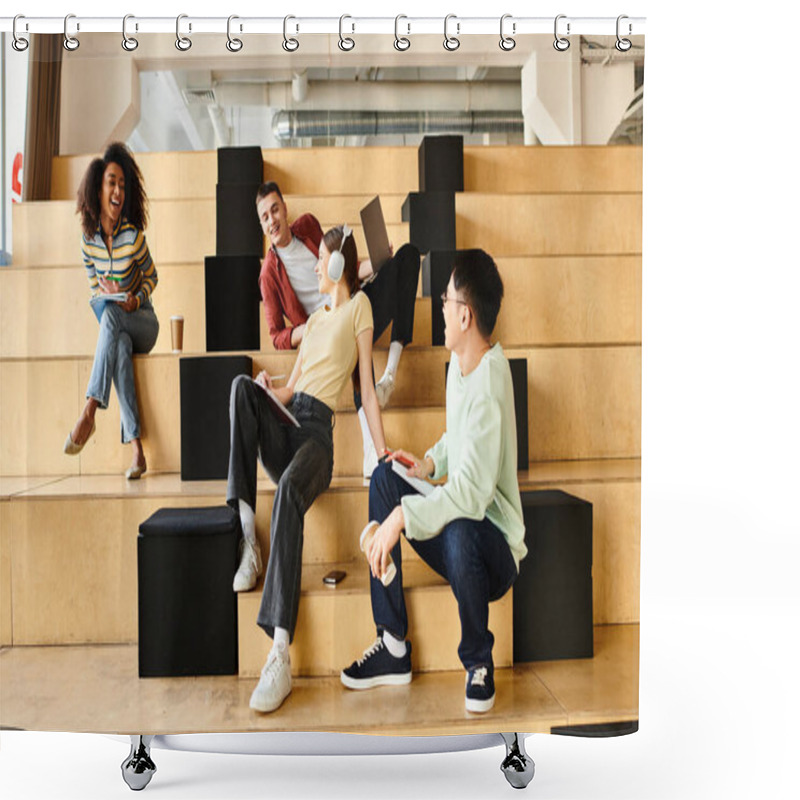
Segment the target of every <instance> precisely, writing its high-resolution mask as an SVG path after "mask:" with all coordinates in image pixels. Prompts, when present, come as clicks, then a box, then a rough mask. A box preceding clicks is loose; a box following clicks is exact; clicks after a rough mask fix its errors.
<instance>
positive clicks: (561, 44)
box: [553, 14, 569, 53]
mask: <svg viewBox="0 0 800 800" xmlns="http://www.w3.org/2000/svg"><path fill="white" fill-rule="evenodd" d="M566 18H567V15H566V14H559V15H558V16H557V17H556V21H555V25H554V26H553V35H554V36H555V37H556V38H555V41H554V42H553V47H555V49H556V50H558V52H559V53H563V52H564V51H565V50H569V39H565V38H564V37H563V36H559V35H558V21H559V20H560V19H566ZM567 35H568V36H569V22H568V23H567Z"/></svg>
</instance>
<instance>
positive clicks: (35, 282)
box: [0, 256, 642, 405]
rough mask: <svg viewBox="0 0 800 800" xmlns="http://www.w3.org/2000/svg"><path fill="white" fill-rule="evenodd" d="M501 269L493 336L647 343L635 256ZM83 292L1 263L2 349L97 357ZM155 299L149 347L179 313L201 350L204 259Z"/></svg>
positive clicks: (180, 268)
mask: <svg viewBox="0 0 800 800" xmlns="http://www.w3.org/2000/svg"><path fill="white" fill-rule="evenodd" d="M498 268H499V270H500V274H501V276H502V277H503V283H504V287H505V296H504V299H503V304H502V307H501V309H500V314H499V316H498V320H497V326H496V328H495V332H494V337H493V338H494V340H496V341H499V342H502V343H503V345H504V346H505V347H509V346H520V345H556V344H557V345H563V344H571V345H576V344H577V345H580V344H609V343H625V344H638V343H640V342H641V275H642V273H641V258H640V257H639V256H585V257H580V258H572V257H568V256H564V257H553V258H547V257H542V258H536V257H525V258H507V259H499V260H498ZM65 298H69V299H70V302H65ZM87 298H88V288H87V282H86V276H85V273H84V270H83V267H80V266H70V267H52V268H48V269H28V268H15V267H7V268H6V269H4V270H2V271H0V357H3V358H21V357H23V358H24V357H29V358H30V357H32V358H41V357H46V356H90V355H92V354H93V353H94V348H95V344H96V342H97V322H96V320H95V317H94V314H93V313H92V312H91V310H90V308H89V306H88V302H86V303H85V305H82V304H83V301H84V300H86V299H87ZM72 301H74V302H72ZM153 304H154V307H155V309H156V313H157V315H158V317H159V320H160V322H161V326H162V330H161V334H160V336H159V338H158V341H157V342H156V345H155V347H154V348H153V351H152V352H153V353H168V352H170V350H171V341H170V333H169V317H170V316H172V315H173V314H181V315H183V317H184V319H185V323H184V351H185V352H186V353H203V352H205V344H206V342H205V305H204V304H205V277H204V268H203V264H202V263H196V264H181V265H174V264H165V265H162V266H160V267H159V269H158V286H157V287H156V291H155V293H154V294H153ZM433 314H436V315H438V314H441V303H440V302H438V300H437V301H435V302H432V301H431V299H430V298H423V297H418V298H417V301H416V307H415V314H414V339H413V345H414V346H415V347H424V346H430V343H431V317H432V315H433ZM259 320H260V331H261V351H262V352H264V353H274V352H275V350H274V348H273V346H272V340H271V339H270V336H269V330H268V329H267V326H266V323H265V321H264V316H263V309H262V310H261V311H260V313H259ZM390 338H391V325H390V326H389V327H388V328H387V330H386V331H385V332H384V334H383V336H382V337H381V339H380V340H379V341H378V343H377V348H379V349H380V348H386V347H388V345H389V341H390ZM384 358H385V354H384V355H383V356H380V357H377V358H376V370H378V369H380V370H383V366H384V363H385V362H384V360H383V359H384ZM378 360H381V364H380V366H378V364H377V361H378ZM398 388H399V387H398ZM400 396H401V395H398V397H400ZM393 402H395V403H396V404H397V403H398V401H393ZM426 402H427V401H420V402H415V398H414V395H413V393H412V392H409V397H408V398H407V399H403V400H401V401H399V404H400V405H425V404H426Z"/></svg>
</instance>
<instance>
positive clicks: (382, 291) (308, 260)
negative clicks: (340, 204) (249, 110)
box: [256, 181, 420, 478]
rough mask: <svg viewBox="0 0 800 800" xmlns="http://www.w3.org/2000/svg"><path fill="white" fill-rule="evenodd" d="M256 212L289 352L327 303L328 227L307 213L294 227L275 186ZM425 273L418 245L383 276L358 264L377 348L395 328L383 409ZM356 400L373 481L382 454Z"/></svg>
mask: <svg viewBox="0 0 800 800" xmlns="http://www.w3.org/2000/svg"><path fill="white" fill-rule="evenodd" d="M256 210H257V212H258V219H259V222H260V223H261V229H262V231H263V232H264V235H265V236H266V237H267V238H268V239H269V242H270V248H269V250H268V251H267V254H266V256H265V258H264V263H263V264H262V267H261V274H260V276H259V279H258V283H259V287H260V289H261V297H262V299H263V301H264V315H265V317H266V320H267V325H268V327H269V332H270V336H271V338H272V343H273V345H274V346H275V348H276V349H278V350H288V349H290V348H294V347H298V346H299V345H300V343H301V342H302V341H303V336H304V334H305V332H306V328H307V321H308V318H309V317H310V315H311V314H313V313H314V312H315V311H316V310H317V309H318V308H320V306H322V305H324V304H325V303H326V302H327V298H326V297H325V296H324V295H323V293H322V292H321V291H320V289H319V287H318V285H317V282H316V280H315V278H314V274H313V265H314V264H315V263H316V260H317V256H318V253H319V247H320V241H321V239H322V228H321V226H320V224H319V222H318V221H317V219H316V218H315V217H314V216H313V215H312V214H303V215H301V216H300V217H298V218H297V219H296V220H295V221H294V222H292V223H291V224H290V223H289V216H288V210H287V207H286V203H285V201H284V199H283V195H282V194H281V190H280V187H279V186H278V184H277V183H275V182H274V181H269V182H268V183H264V184H262V185H261V186H260V187H259V189H258V193H257V194H256ZM419 269H420V256H419V250H417V248H416V247H414V245H412V244H405V245H403V246H402V247H401V248H400V249H399V250H398V251H397V252H396V253H394V255H393V256H392V258H391V259H390V260H389V261H388V262H387V263H386V264H384V265H383V266H382V267H381V269H380V271H379V272H378V273H377V275H373V271H372V264H371V263H370V261H369V259H364V260H363V261H361V262H360V263H359V265H358V277H359V280H360V281H363V282H364V283H363V286H362V288H363V289H364V292H365V294H366V295H367V297H368V298H369V301H370V304H371V306H372V315H373V322H374V325H373V331H372V341H373V343H374V342H375V341H376V340H377V339H378V338H379V337H380V336H381V335H382V334H383V332H384V330H386V328H387V327H388V326H389V324H390V323H391V326H392V333H391V342H390V344H389V354H388V358H387V360H386V369H385V371H384V373H383V375H382V376H381V377H380V378H379V379H378V382H377V384H376V386H375V389H376V392H377V396H378V403H379V405H380V407H381V408H384V407H385V406H386V405H387V403H388V402H389V398H390V397H391V394H392V392H393V391H394V387H395V378H396V375H397V370H398V367H399V364H400V357H401V355H402V353H403V348H404V347H405V345H407V344H409V343H410V342H411V340H412V337H413V332H414V309H415V302H416V295H417V285H418V283H419ZM287 320H288V324H287ZM370 374H371V367H370ZM354 400H355V404H356V408H357V409H358V418H359V422H360V423H361V434H362V438H363V444H364V460H363V475H364V477H365V478H369V477H370V475H371V474H372V471H373V469H374V468H375V466H376V465H377V451H376V449H375V447H374V446H373V443H372V440H371V438H370V435H369V426H368V424H367V419H366V416H365V414H364V410H363V408H361V397H360V395H359V393H358V390H356V391H355V392H354Z"/></svg>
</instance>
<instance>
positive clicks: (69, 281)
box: [0, 264, 206, 358]
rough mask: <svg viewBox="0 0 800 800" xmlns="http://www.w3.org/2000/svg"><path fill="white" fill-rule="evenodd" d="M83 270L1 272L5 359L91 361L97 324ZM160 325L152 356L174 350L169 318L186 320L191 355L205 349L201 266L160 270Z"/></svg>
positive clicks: (0, 351) (0, 340)
mask: <svg viewBox="0 0 800 800" xmlns="http://www.w3.org/2000/svg"><path fill="white" fill-rule="evenodd" d="M88 301H89V285H88V282H87V280H86V273H85V270H84V268H83V267H82V266H70V267H52V268H48V269H16V268H13V267H9V268H6V269H3V270H2V271H1V272H0V357H3V358H43V357H48V356H50V357H52V356H92V355H93V354H94V349H95V346H96V344H97V333H98V324H97V319H96V317H95V315H94V313H93V312H92V310H91V308H90V306H89V302H88ZM152 302H153V306H154V308H155V310H156V314H157V315H158V318H159V322H160V324H161V331H160V334H159V337H158V340H157V341H156V345H155V347H154V348H153V351H152V352H153V353H169V352H170V351H171V349H172V344H171V338H170V329H169V318H170V316H172V315H173V314H182V315H183V317H184V320H185V322H184V335H183V343H184V350H185V351H186V352H195V353H200V352H204V351H205V346H206V330H205V329H206V320H205V310H204V309H205V279H204V274H203V266H202V264H198V265H166V266H162V267H160V268H159V269H158V285H157V286H156V291H155V292H154V294H153V297H152Z"/></svg>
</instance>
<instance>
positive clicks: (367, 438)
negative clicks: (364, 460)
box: [358, 406, 375, 453]
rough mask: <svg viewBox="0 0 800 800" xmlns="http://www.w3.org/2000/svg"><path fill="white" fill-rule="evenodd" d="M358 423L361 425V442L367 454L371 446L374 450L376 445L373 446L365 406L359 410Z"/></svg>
mask: <svg viewBox="0 0 800 800" xmlns="http://www.w3.org/2000/svg"><path fill="white" fill-rule="evenodd" d="M358 421H359V423H360V425H361V440H362V441H363V443H364V452H365V453H366V451H367V448H368V447H369V446H370V445H372V447H373V448H374V447H375V445H374V444H372V434H371V433H370V432H369V423H368V422H367V413H366V412H365V411H364V406H361V408H359V409H358Z"/></svg>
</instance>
